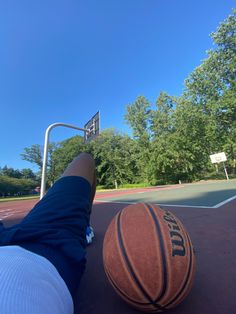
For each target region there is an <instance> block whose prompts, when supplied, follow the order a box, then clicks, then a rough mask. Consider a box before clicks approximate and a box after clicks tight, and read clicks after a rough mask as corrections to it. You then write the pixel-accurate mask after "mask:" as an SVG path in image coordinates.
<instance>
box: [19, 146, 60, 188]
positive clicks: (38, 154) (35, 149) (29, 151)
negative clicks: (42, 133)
mask: <svg viewBox="0 0 236 314" xmlns="http://www.w3.org/2000/svg"><path fill="white" fill-rule="evenodd" d="M57 146H58V144H57V143H50V144H49V145H48V158H47V181H48V183H49V185H52V184H53V183H54V181H55V179H56V170H55V161H54V159H53V153H54V151H55V150H56V148H57ZM21 157H22V159H23V160H26V161H28V162H30V163H33V164H35V165H37V166H38V167H39V171H40V174H41V173H42V168H43V147H42V146H41V145H38V144H33V145H32V146H31V147H26V148H24V152H23V153H22V154H21Z"/></svg>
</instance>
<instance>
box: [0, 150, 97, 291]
mask: <svg viewBox="0 0 236 314" xmlns="http://www.w3.org/2000/svg"><path fill="white" fill-rule="evenodd" d="M94 174H95V164H94V160H93V158H92V157H91V156H90V155H89V154H85V153H83V154H81V155H79V156H78V157H77V158H75V159H74V160H73V161H72V162H71V164H70V165H69V166H68V167H67V169H66V170H65V171H64V173H63V175H62V177H61V178H60V179H59V180H58V181H57V182H55V184H54V185H53V187H51V188H50V189H49V191H48V192H47V194H46V195H45V196H44V197H43V198H42V200H40V201H39V202H38V203H37V204H36V206H35V207H34V208H33V209H32V210H31V212H30V213H29V214H28V215H27V216H26V217H25V218H24V219H23V220H22V222H21V223H20V224H18V225H16V226H14V227H12V228H11V229H10V230H8V231H9V232H3V238H2V239H1V241H0V242H1V244H0V245H20V246H22V247H23V248H25V249H28V250H30V251H32V252H34V253H36V254H39V255H42V256H44V257H46V258H47V259H48V260H49V261H51V263H53V264H54V266H55V267H56V268H57V270H58V271H59V273H60V274H61V276H62V278H63V279H64V280H65V282H66V283H67V286H68V288H69V290H70V292H71V294H72V296H74V295H73V294H74V293H75V289H76V288H77V285H78V283H79V281H80V278H81V276H82V274H83V271H84V267H85V248H86V245H87V243H86V236H85V235H86V228H87V226H88V224H89V215H90V210H91V203H92V200H93V197H94V195H95V180H96V179H95V175H94ZM92 187H93V188H92Z"/></svg>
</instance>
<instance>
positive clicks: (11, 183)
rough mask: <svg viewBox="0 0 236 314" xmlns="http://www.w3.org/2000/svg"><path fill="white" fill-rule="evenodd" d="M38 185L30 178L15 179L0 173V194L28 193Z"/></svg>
mask: <svg viewBox="0 0 236 314" xmlns="http://www.w3.org/2000/svg"><path fill="white" fill-rule="evenodd" d="M37 185H38V183H37V182H35V181H33V180H31V179H17V178H12V177H7V176H2V175H0V196H9V195H24V194H29V193H30V191H31V190H32V189H34V188H35V187H36V186H37Z"/></svg>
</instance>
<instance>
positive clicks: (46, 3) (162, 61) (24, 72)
mask: <svg viewBox="0 0 236 314" xmlns="http://www.w3.org/2000/svg"><path fill="white" fill-rule="evenodd" d="M233 7H235V0H234V1H233V0H227V1H226V0H198V1H191V0H99V1H98V0H83V1H81V0H56V1H54V0H40V1H39V0H35V1H32V0H29V1H25V0H21V1H18V0H2V1H1V3H0V143H1V145H0V167H3V166H4V165H7V166H9V167H14V168H18V169H22V168H32V169H33V170H36V169H35V168H33V167H32V165H31V164H30V163H28V162H26V161H22V160H21V158H20V153H22V152H23V149H24V147H29V146H31V145H32V144H43V141H44V133H45V129H46V128H47V126H48V125H49V124H51V123H54V122H65V123H70V124H75V125H78V126H80V127H81V126H83V125H84V123H85V122H87V120H89V118H90V117H91V116H92V115H93V114H94V113H96V112H97V111H98V110H100V112H101V127H102V129H105V128H109V127H114V128H116V129H117V130H120V131H122V132H128V131H129V129H128V127H127V126H126V125H125V123H124V114H125V110H126V106H127V105H128V104H129V103H131V102H133V101H134V100H135V98H136V97H137V96H139V95H144V96H145V97H147V98H148V99H149V100H150V101H152V102H155V100H156V98H157V96H158V94H159V93H160V91H162V90H163V91H166V92H167V93H169V94H171V95H179V94H181V91H182V89H183V82H184V79H185V78H186V77H187V76H188V74H189V73H190V72H191V71H193V69H194V68H195V67H196V66H198V65H199V64H200V62H201V60H202V59H204V58H205V57H206V50H207V49H209V48H211V47H212V40H211V39H210V37H209V34H210V33H211V32H212V31H215V30H216V28H217V26H218V25H219V23H220V22H221V21H222V20H224V19H225V18H226V17H227V16H228V15H229V14H230V13H231V12H232V8H233ZM75 134H77V133H76V132H74V131H72V130H70V129H63V128H61V129H55V130H54V131H53V133H52V137H51V140H53V141H60V140H63V139H65V138H68V137H71V136H74V135H75ZM81 135H82V134H81Z"/></svg>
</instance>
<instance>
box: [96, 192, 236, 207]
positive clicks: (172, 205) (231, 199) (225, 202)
mask: <svg viewBox="0 0 236 314" xmlns="http://www.w3.org/2000/svg"><path fill="white" fill-rule="evenodd" d="M234 199H236V195H235V196H233V197H230V198H228V199H226V200H224V201H223V202H220V203H218V204H216V205H214V206H202V205H179V204H178V205H175V204H161V203H155V204H156V205H160V206H166V207H189V208H214V209H216V208H220V207H221V206H223V205H225V204H227V203H229V202H231V201H233V200H234ZM95 203H114V204H135V203H138V202H135V201H133V202H127V201H124V202H122V201H112V200H110V201H106V200H99V199H98V200H95Z"/></svg>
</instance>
